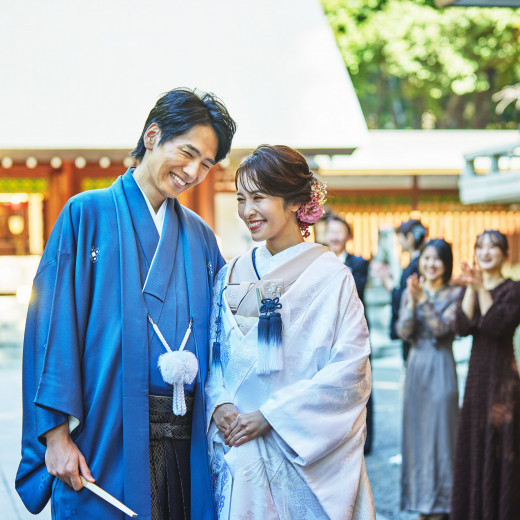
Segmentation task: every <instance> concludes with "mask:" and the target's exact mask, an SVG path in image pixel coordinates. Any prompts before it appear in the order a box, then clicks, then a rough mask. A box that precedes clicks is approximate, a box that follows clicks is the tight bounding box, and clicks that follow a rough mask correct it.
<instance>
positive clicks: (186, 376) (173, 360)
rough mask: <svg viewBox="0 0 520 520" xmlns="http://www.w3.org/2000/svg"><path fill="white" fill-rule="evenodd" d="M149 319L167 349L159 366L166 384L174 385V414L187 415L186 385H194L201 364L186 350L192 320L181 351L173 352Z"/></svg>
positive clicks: (160, 359)
mask: <svg viewBox="0 0 520 520" xmlns="http://www.w3.org/2000/svg"><path fill="white" fill-rule="evenodd" d="M148 319H149V320H150V323H151V324H152V327H153V328H154V330H155V332H156V334H157V336H158V337H159V339H160V340H161V343H162V344H163V346H164V348H165V349H166V352H165V353H164V354H161V355H160V356H159V360H158V361H157V366H158V367H159V371H160V372H161V376H162V378H163V380H164V382H165V383H168V384H169V385H173V413H174V414H175V415H185V414H186V400H185V399H184V385H185V384H186V385H190V384H191V383H193V381H194V380H195V377H196V376H197V372H198V371H199V362H198V361H197V358H196V357H195V354H193V353H192V352H190V351H189V350H184V347H185V346H186V343H187V342H188V338H189V336H190V333H191V324H192V320H190V324H189V326H188V330H187V331H186V334H184V339H183V340H182V344H181V346H180V347H179V350H172V349H171V348H170V347H169V345H168V343H166V340H165V339H164V337H163V335H162V334H161V331H160V330H159V327H157V325H156V324H155V323H154V322H153V321H152V318H150V316H148Z"/></svg>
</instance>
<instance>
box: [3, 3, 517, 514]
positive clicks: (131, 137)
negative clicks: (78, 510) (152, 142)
mask: <svg viewBox="0 0 520 520" xmlns="http://www.w3.org/2000/svg"><path fill="white" fill-rule="evenodd" d="M519 6H520V0H518V1H516V0H509V1H508V0H503V1H496V2H494V1H485V0H481V1H479V0H473V1H470V0H459V1H449V0H437V1H435V2H434V1H432V0H321V2H320V1H319V0H262V1H259V0H258V1H248V2H240V1H238V0H219V1H218V2H214V1H210V0H196V1H192V2H179V1H177V0H146V1H145V0H124V1H123V0H111V1H110V2H106V1H101V0H91V1H90V2H87V3H86V2H80V1H79V0H50V1H48V2H41V1H38V0H27V1H25V2H10V3H5V2H4V3H2V6H1V7H0V46H1V48H2V53H0V71H1V73H2V80H1V82H0V372H1V373H2V375H0V391H1V392H2V394H1V395H2V399H1V401H2V406H3V408H2V409H1V410H0V414H1V417H2V421H3V423H5V428H2V433H0V441H2V440H3V442H0V472H1V473H0V477H1V480H0V485H1V486H3V487H1V488H0V511H9V513H8V516H6V517H5V518H14V519H18V518H26V517H29V515H28V514H27V513H26V512H25V510H24V509H23V506H22V505H21V503H20V501H19V500H18V497H17V495H16V494H15V493H14V491H13V479H14V473H15V471H16V465H17V462H18V458H19V434H20V427H21V423H20V421H21V399H20V381H21V372H20V366H21V362H20V354H21V348H22V338H23V328H24V323H25V314H26V311H27V304H28V301H29V298H30V290H31V284H32V279H33V277H34V273H35V271H36V268H37V265H38V261H39V257H40V255H41V253H42V251H43V248H44V247H45V243H46V240H47V238H48V236H49V233H50V232H51V230H52V226H53V224H54V222H55V220H56V218H57V216H58V214H59V212H60V211H61V209H62V207H63V206H64V204H65V202H66V201H67V200H68V199H69V198H70V197H71V196H73V195H74V194H76V193H79V192H81V191H84V190H88V189H96V188H104V187H107V186H110V185H111V184H112V182H113V181H114V180H115V179H116V178H117V176H119V175H121V174H123V173H124V172H125V170H126V169H127V168H128V167H130V166H132V164H133V162H132V159H131V158H130V156H129V152H130V150H131V149H133V147H134V146H135V144H136V143H137V140H138V138H139V136H140V133H141V131H142V125H143V124H144V121H145V119H146V116H147V114H148V112H149V110H150V109H151V108H152V106H153V105H154V104H155V101H156V100H157V99H158V98H159V97H160V95H161V94H162V93H164V92H165V91H167V90H170V89H171V88H174V87H176V86H186V87H190V88H198V89H201V90H204V91H211V92H214V93H215V94H217V95H218V96H219V97H220V98H221V99H222V100H223V101H224V103H225V104H226V105H227V107H228V109H229V111H230V113H231V115H232V116H233V117H234V119H235V120H236V122H237V125H238V132H237V135H236V138H235V140H234V143H233V149H232V151H231V153H230V155H229V157H228V158H227V159H225V160H224V161H222V162H221V163H220V164H218V165H216V166H215V167H214V168H213V169H212V171H211V173H210V175H209V176H208V177H207V179H206V180H205V182H204V183H203V184H201V185H199V186H198V187H197V188H195V189H193V190H190V191H189V192H187V193H186V194H184V195H183V198H182V202H183V203H184V204H185V205H187V206H188V207H190V208H192V209H193V210H195V211H196V212H197V213H199V214H200V215H201V216H202V217H203V218H204V219H205V220H206V221H207V222H208V224H209V225H210V226H211V227H212V228H213V229H214V231H215V233H216V234H217V236H218V238H219V242H220V245H221V248H222V252H223V254H224V256H225V257H226V258H228V259H229V258H231V257H233V256H235V255H236V254H239V253H242V252H243V251H245V250H246V249H248V248H249V247H250V245H251V243H250V238H249V233H248V232H247V230H246V228H245V227H244V226H243V224H242V223H241V222H240V221H239V220H238V217H237V215H236V200H235V188H234V172H235V170H236V167H237V166H238V165H239V164H240V161H241V160H242V159H243V158H244V157H245V156H247V155H248V153H249V152H250V151H251V150H252V149H254V148H255V147H256V146H257V145H259V144H261V143H269V144H286V145H289V146H292V147H294V148H297V149H298V150H300V151H301V152H302V153H303V154H304V155H305V156H306V158H307V160H308V162H309V164H310V165H311V167H312V168H313V170H314V171H315V172H316V173H317V174H318V175H319V176H320V178H321V179H322V180H323V181H324V182H325V183H326V184H327V185H328V198H327V207H328V210H329V211H331V212H335V213H339V214H340V215H341V216H343V217H344V218H346V220H347V221H348V222H349V223H350V224H351V226H352V228H353V239H352V240H351V241H350V242H349V243H348V251H349V252H350V253H353V254H356V255H360V256H363V257H364V258H365V259H367V260H371V259H375V260H377V261H379V262H382V263H384V264H387V265H388V266H389V268H390V270H391V271H392V273H393V275H394V279H398V277H399V274H400V270H401V269H402V266H405V265H406V264H407V263H408V262H409V258H407V254H406V253H402V252H401V250H400V248H399V247H398V244H397V241H396V239H395V231H394V230H395V227H396V226H397V225H399V224H400V223H401V222H403V221H405V220H408V219H410V218H418V219H421V221H422V222H423V223H424V224H425V225H426V226H427V227H428V230H429V236H430V237H431V238H436V237H442V238H445V239H446V240H447V241H449V242H450V243H451V244H452V245H453V251H454V259H455V262H454V266H455V269H454V274H455V275H456V274H458V272H459V267H460V262H461V261H462V260H466V261H471V260H472V258H473V244H474V241H475V237H476V235H477V234H478V233H480V232H481V231H483V230H484V229H487V228H495V229H499V230H500V231H502V232H503V233H505V234H506V235H507V237H508V240H509V244H510V257H509V262H508V265H507V266H506V274H507V275H508V276H512V277H513V278H515V279H519V278H520V133H519V128H518V125H519V122H520V10H519V9H518V7H519ZM315 232H316V235H315V237H313V239H316V240H318V241H324V238H323V233H324V230H323V225H320V224H318V225H317V226H316V230H315ZM374 265H375V264H374ZM389 299H390V296H389V293H388V292H387V291H386V290H385V289H384V288H383V287H382V285H381V283H380V282H379V280H378V279H377V277H375V276H371V277H370V278H369V281H368V285H367V289H366V291H365V303H366V308H367V316H368V317H369V321H370V325H371V336H372V343H373V351H374V354H373V355H374V360H373V365H374V393H375V403H376V404H375V421H376V425H375V432H376V433H375V447H374V450H373V453H372V454H371V455H370V456H369V457H368V458H367V465H368V468H369V476H370V478H371V482H372V486H373V488H374V495H375V499H376V509H377V511H378V515H379V516H378V518H379V517H380V518H403V519H407V518H411V517H409V516H407V514H406V513H402V512H399V507H398V494H399V480H398V475H399V468H398V465H399V458H398V454H399V449H400V448H399V439H400V437H399V435H400V433H399V424H400V422H399V421H400V408H399V406H400V404H399V402H400V399H397V398H396V396H397V395H399V392H400V391H401V382H402V359H401V357H400V354H399V346H398V344H397V343H396V342H395V341H392V340H391V339H390V338H389V336H388V323H389V320H390V314H389V313H390V310H389ZM469 349H470V345H469V344H468V343H467V341H465V342H464V341H461V342H459V343H458V344H457V345H456V348H455V354H456V359H457V361H458V371H459V375H460V378H459V384H460V386H461V391H462V389H463V383H464V374H465V370H466V369H467V358H468V355H469ZM396 455H397V458H396ZM45 515H47V516H45ZM48 515H49V513H48V511H47V512H45V513H43V514H42V515H41V517H42V518H44V517H45V518H47V517H48Z"/></svg>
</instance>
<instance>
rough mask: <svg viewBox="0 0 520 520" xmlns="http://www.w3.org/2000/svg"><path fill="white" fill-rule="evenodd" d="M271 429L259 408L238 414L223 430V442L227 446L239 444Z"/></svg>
mask: <svg viewBox="0 0 520 520" xmlns="http://www.w3.org/2000/svg"><path fill="white" fill-rule="evenodd" d="M270 429H271V425H270V424H269V423H268V422H267V420H266V418H265V417H264V416H263V414H262V412H260V410H258V411H256V412H253V413H244V414H242V415H239V416H238V417H237V418H236V419H235V420H234V421H233V423H232V424H231V426H230V427H229V428H228V429H227V430H226V431H225V432H224V435H225V436H226V438H225V442H226V444H227V445H228V446H240V445H241V444H245V443H246V442H249V441H252V440H253V439H256V438H257V437H260V436H261V435H263V434H264V433H265V432H267V431H269V430H270Z"/></svg>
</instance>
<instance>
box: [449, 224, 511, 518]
mask: <svg viewBox="0 0 520 520" xmlns="http://www.w3.org/2000/svg"><path fill="white" fill-rule="evenodd" d="M507 255H508V243H507V238H506V237H505V236H504V235H503V234H502V233H500V232H499V231H495V230H487V231H484V232H483V233H482V234H481V235H479V236H478V237H477V241H476V243H475V260H476V264H474V265H473V266H472V267H470V266H469V264H467V263H463V264H462V277H461V278H460V282H461V283H462V284H464V285H465V286H466V289H465V292H464V296H463V297H462V298H461V300H460V303H459V306H458V309H457V313H456V321H455V330H456V332H457V334H460V335H461V336H468V335H471V336H473V347H472V349H471V357H470V360H469V368H468V377H467V380H466V390H465V393H464V403H463V406H462V410H461V413H460V418H459V428H458V432H457V444H456V451H455V467H454V480H453V501H452V516H451V518H452V519H454V520H487V519H489V520H516V519H517V518H520V493H519V489H520V378H519V376H518V366H517V364H516V361H515V356H514V350H513V335H514V332H515V329H516V328H517V327H518V325H519V324H520V282H514V281H513V280H510V279H507V278H504V276H503V274H502V266H503V263H504V261H505V260H506V258H507Z"/></svg>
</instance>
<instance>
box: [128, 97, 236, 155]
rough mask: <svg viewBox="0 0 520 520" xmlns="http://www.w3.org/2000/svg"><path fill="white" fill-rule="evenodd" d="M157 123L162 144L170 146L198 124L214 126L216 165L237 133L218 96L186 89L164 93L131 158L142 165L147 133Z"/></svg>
mask: <svg viewBox="0 0 520 520" xmlns="http://www.w3.org/2000/svg"><path fill="white" fill-rule="evenodd" d="M152 123H155V124H156V125H157V126H158V127H159V129H160V130H161V140H160V142H159V144H163V143H167V142H168V141H171V140H172V139H174V138H175V137H177V136H179V135H182V134H185V133H186V132H188V131H189V130H190V129H191V128H193V127H194V126H196V125H205V126H211V127H212V128H213V130H214V131H215V133H216V135H217V139H218V148H217V155H216V157H215V162H219V161H221V160H222V159H224V157H226V155H227V154H228V153H229V150H230V149H231V141H232V140H233V136H234V134H235V131H236V124H235V121H233V119H232V118H231V116H230V115H229V113H228V111H227V108H226V107H225V106H224V103H222V101H220V100H219V99H218V98H217V97H216V96H215V95H213V94H209V93H206V92H201V91H198V90H190V89H187V88H175V89H173V90H170V92H167V93H166V94H164V95H163V96H162V97H161V98H160V99H159V101H157V103H156V104H155V106H154V107H153V108H152V110H151V111H150V113H149V114H148V119H147V120H146V123H145V125H144V128H143V131H142V133H141V137H140V138H139V141H138V143H137V146H136V147H135V149H134V150H133V152H132V156H133V157H134V158H135V159H136V160H137V161H138V162H139V161H141V160H142V158H143V157H144V154H145V152H146V148H145V146H144V134H145V132H146V130H147V129H148V127H149V126H150V125H151V124H152Z"/></svg>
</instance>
